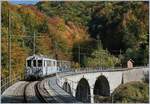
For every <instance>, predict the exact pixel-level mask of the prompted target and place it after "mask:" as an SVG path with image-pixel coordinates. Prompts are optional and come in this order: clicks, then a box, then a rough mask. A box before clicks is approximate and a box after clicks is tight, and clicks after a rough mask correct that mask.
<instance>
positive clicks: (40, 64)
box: [25, 55, 59, 79]
mask: <svg viewBox="0 0 150 104" xmlns="http://www.w3.org/2000/svg"><path fill="white" fill-rule="evenodd" d="M58 71H59V69H58V68H57V61H56V60H55V59H49V58H46V57H43V56H38V55H33V56H30V57H28V58H27V59H26V72H25V73H26V75H25V77H26V79H28V78H32V77H35V78H39V77H43V76H46V75H49V74H53V73H56V72H58Z"/></svg>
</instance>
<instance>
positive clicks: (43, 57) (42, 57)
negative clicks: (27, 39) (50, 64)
mask: <svg viewBox="0 0 150 104" xmlns="http://www.w3.org/2000/svg"><path fill="white" fill-rule="evenodd" d="M26 60H51V61H56V60H55V59H50V58H48V57H46V56H44V55H32V56H29V57H27V58H26Z"/></svg>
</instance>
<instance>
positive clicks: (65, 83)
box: [63, 82, 72, 95]
mask: <svg viewBox="0 0 150 104" xmlns="http://www.w3.org/2000/svg"><path fill="white" fill-rule="evenodd" d="M63 89H64V90H65V91H66V92H67V93H69V94H70V95H72V92H71V87H70V84H69V83H68V82H64V84H63Z"/></svg>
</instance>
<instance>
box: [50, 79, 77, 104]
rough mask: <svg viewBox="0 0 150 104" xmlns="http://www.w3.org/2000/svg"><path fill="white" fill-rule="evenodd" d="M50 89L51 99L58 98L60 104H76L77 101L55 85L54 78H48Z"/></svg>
mask: <svg viewBox="0 0 150 104" xmlns="http://www.w3.org/2000/svg"><path fill="white" fill-rule="evenodd" d="M48 84H49V86H50V88H51V89H53V91H54V93H55V94H54V95H53V97H55V98H58V99H59V101H60V102H61V103H77V102H78V101H77V100H76V99H75V98H74V97H73V96H71V95H70V94H68V93H67V92H65V91H64V90H63V89H62V88H60V87H59V86H58V85H57V83H56V77H52V78H49V82H48Z"/></svg>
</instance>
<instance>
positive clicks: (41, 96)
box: [34, 82, 48, 103]
mask: <svg viewBox="0 0 150 104" xmlns="http://www.w3.org/2000/svg"><path fill="white" fill-rule="evenodd" d="M34 89H35V94H36V96H37V97H38V99H39V100H40V101H41V102H42V103H48V101H47V100H46V99H45V98H44V97H43V95H42V94H41V89H40V82H38V83H36V84H35V85H34Z"/></svg>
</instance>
